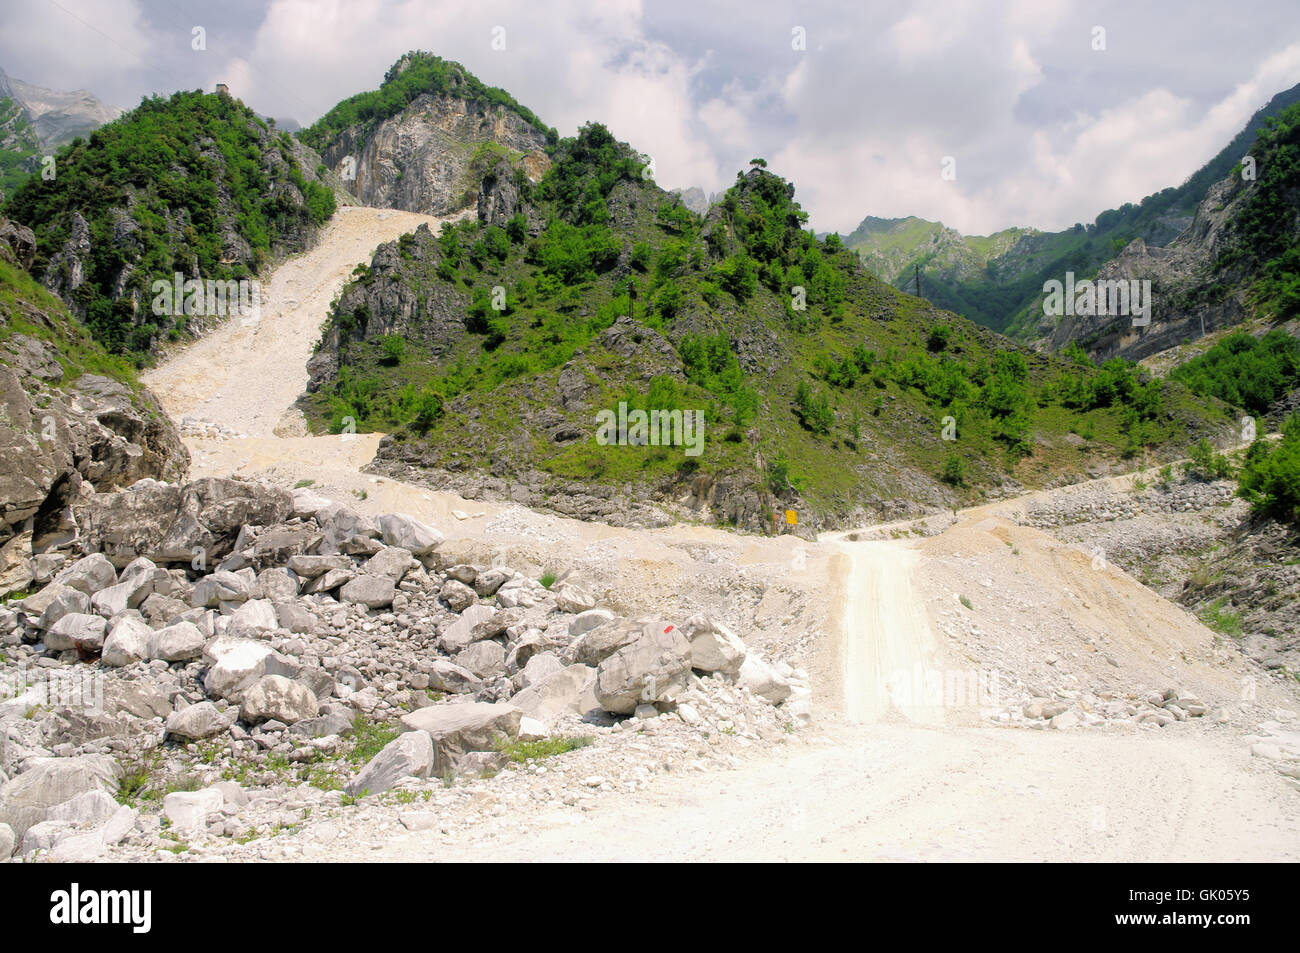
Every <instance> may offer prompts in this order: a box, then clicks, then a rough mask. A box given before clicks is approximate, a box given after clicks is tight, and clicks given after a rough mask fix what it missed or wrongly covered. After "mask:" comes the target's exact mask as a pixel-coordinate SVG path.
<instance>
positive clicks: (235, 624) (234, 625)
mask: <svg viewBox="0 0 1300 953" xmlns="http://www.w3.org/2000/svg"><path fill="white" fill-rule="evenodd" d="M279 626H280V617H279V615H278V614H277V613H276V611H275V606H274V605H272V604H271V602H270V601H269V600H267V599H250V600H248V601H247V602H245V603H244V604H243V605H241V606H240V607H239V608H238V609H236V610H235V611H234V613H232V614H231V616H230V620H229V622H227V624H226V633H225V634H226V635H228V636H230V637H231V638H236V639H251V638H257V637H258V636H262V635H266V634H267V633H268V632H274V631H275V630H276V629H277V628H279Z"/></svg>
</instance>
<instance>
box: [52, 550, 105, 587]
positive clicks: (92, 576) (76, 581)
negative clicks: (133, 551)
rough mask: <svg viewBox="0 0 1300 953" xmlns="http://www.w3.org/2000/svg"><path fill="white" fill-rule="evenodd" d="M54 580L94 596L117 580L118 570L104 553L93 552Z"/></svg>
mask: <svg viewBox="0 0 1300 953" xmlns="http://www.w3.org/2000/svg"><path fill="white" fill-rule="evenodd" d="M54 581H55V582H57V583H59V584H60V585H64V586H68V587H69V588H72V589H76V590H78V591H79V592H84V593H85V594H86V595H88V596H93V595H94V594H95V593H97V592H99V590H101V589H106V588H108V587H109V586H111V585H113V583H115V582H117V570H116V569H114V568H113V564H112V563H111V562H109V561H108V557H106V556H105V555H104V554H103V553H91V554H90V555H89V556H86V557H85V558H83V559H78V560H77V561H76V562H75V563H73V564H72V565H71V566H69V567H68V568H67V569H64V570H63V571H62V572H60V573H59V574H58V575H56V576H55V577H54Z"/></svg>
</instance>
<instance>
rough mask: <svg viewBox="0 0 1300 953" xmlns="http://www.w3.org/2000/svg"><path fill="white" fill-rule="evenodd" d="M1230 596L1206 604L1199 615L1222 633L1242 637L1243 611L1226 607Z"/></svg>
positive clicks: (1212, 627)
mask: <svg viewBox="0 0 1300 953" xmlns="http://www.w3.org/2000/svg"><path fill="white" fill-rule="evenodd" d="M1227 603H1228V597H1227V596H1223V597H1222V598H1220V599H1216V600H1215V601H1214V602H1212V603H1210V605H1208V606H1206V607H1205V609H1203V610H1202V611H1201V612H1200V613H1199V615H1200V619H1201V621H1202V622H1204V623H1205V624H1206V625H1207V626H1209V627H1210V628H1211V629H1213V630H1214V631H1215V632H1218V633H1219V634H1220V635H1226V636H1230V637H1232V638H1240V637H1241V613H1240V612H1233V611H1232V610H1231V609H1226V608H1224V607H1225V606H1226V605H1227Z"/></svg>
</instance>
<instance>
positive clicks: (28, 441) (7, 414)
mask: <svg viewBox="0 0 1300 953" xmlns="http://www.w3.org/2000/svg"><path fill="white" fill-rule="evenodd" d="M57 355H58V352H57V351H56V349H55V347H54V346H53V345H51V344H48V343H46V342H43V341H38V340H36V339H35V338H32V337H28V336H27V335H22V334H19V335H15V336H14V337H12V338H10V339H9V340H7V341H5V342H4V343H3V344H0V457H3V459H4V460H5V461H6V462H5V466H4V469H3V472H0V545H3V544H4V543H6V542H7V541H8V540H10V539H12V538H14V537H18V536H24V535H25V534H30V538H28V539H27V541H26V542H25V543H24V544H23V547H24V552H25V553H26V554H27V555H28V556H29V557H30V556H31V555H34V554H37V553H41V552H45V551H46V550H47V549H49V548H50V547H52V546H58V545H62V544H65V543H67V542H69V541H70V540H71V535H70V534H71V533H72V532H73V531H72V528H71V526H72V524H71V521H70V519H69V509H70V507H71V506H72V505H73V504H74V503H75V502H76V501H77V500H78V498H79V494H80V493H81V491H82V487H83V484H84V483H87V482H88V483H90V484H92V485H93V486H94V487H96V488H97V489H100V490H112V489H116V488H118V487H122V486H127V485H130V484H131V483H134V482H135V481H137V480H141V479H144V478H149V477H161V478H163V479H167V480H176V479H179V478H180V477H181V476H182V475H183V474H184V473H185V471H186V469H188V467H189V453H188V452H187V451H186V449H185V447H184V445H183V444H182V443H181V441H180V437H179V436H178V434H177V433H176V429H175V427H174V426H173V425H172V423H171V421H170V420H169V419H168V418H167V417H166V416H165V415H163V414H162V413H161V412H160V410H159V409H158V405H157V402H156V400H155V399H154V397H153V395H152V394H150V393H149V392H148V391H141V392H139V393H135V394H133V393H132V392H131V391H130V390H129V389H128V388H127V387H126V385H124V384H121V383H119V382H117V381H114V380H110V379H108V378H106V377H100V376H98V375H93V374H83V375H81V376H80V377H79V378H77V379H76V380H75V381H72V382H70V383H67V382H65V381H64V371H63V368H62V366H61V365H60V363H59V361H58V360H57ZM21 586H22V584H19V585H10V586H4V585H0V588H3V589H4V591H6V592H8V591H12V590H13V589H16V588H21Z"/></svg>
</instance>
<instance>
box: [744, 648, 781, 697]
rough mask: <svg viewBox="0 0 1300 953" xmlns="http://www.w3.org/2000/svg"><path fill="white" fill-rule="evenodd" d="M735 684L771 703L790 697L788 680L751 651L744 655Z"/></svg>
mask: <svg viewBox="0 0 1300 953" xmlns="http://www.w3.org/2000/svg"><path fill="white" fill-rule="evenodd" d="M736 684H737V685H739V686H740V687H741V688H747V689H749V690H750V691H751V692H753V693H754V694H755V695H757V696H758V697H759V698H761V699H763V700H764V701H765V702H768V703H770V704H772V705H779V704H780V703H781V702H783V701H785V700H786V699H787V698H789V697H790V683H789V681H787V680H786V679H785V678H784V677H782V675H781V674H780V673H779V672H777V670H776V669H775V668H774V667H772V666H771V665H769V664H768V663H767V662H765V661H763V660H762V659H761V658H759V657H758V656H757V655H755V654H754V653H753V652H750V653H748V654H746V655H745V661H744V662H742V663H741V666H740V671H739V672H738V673H737V675H736Z"/></svg>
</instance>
